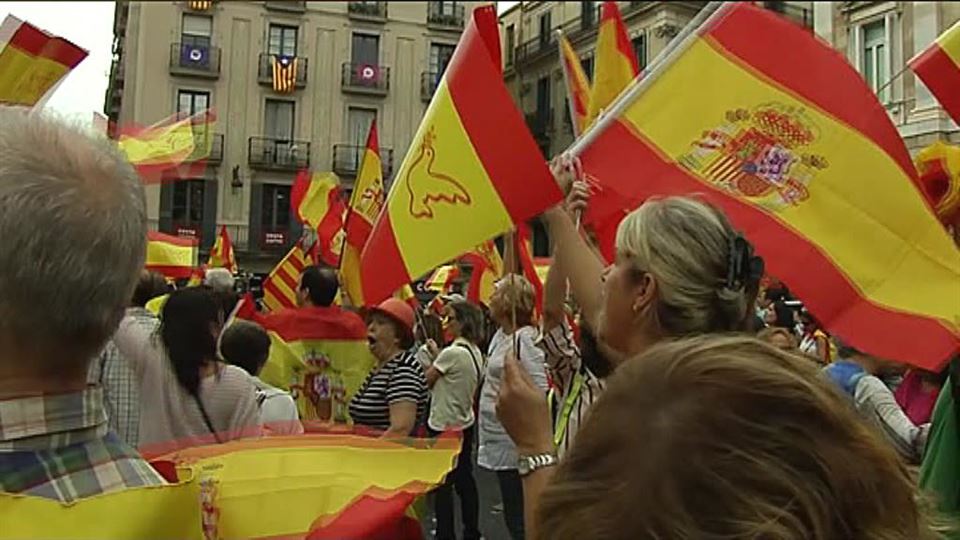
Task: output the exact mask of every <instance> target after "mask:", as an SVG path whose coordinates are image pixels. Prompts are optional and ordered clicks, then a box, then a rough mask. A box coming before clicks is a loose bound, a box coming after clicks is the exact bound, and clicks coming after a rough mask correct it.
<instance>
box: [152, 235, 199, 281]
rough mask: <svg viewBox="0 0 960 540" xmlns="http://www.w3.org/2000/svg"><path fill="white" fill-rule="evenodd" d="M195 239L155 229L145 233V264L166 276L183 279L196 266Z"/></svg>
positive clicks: (188, 275) (190, 273)
mask: <svg viewBox="0 0 960 540" xmlns="http://www.w3.org/2000/svg"><path fill="white" fill-rule="evenodd" d="M197 256H198V250H197V239H196V238H184V237H181V236H171V235H169V234H163V233H160V232H156V231H150V232H148V233H147V259H146V263H145V266H146V268H147V270H152V271H154V272H157V273H159V274H162V275H164V276H166V277H168V278H173V279H183V278H189V277H190V276H191V275H192V274H193V269H194V268H195V267H196V266H197Z"/></svg>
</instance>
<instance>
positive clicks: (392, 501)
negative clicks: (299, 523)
mask: <svg viewBox="0 0 960 540" xmlns="http://www.w3.org/2000/svg"><path fill="white" fill-rule="evenodd" d="M416 496H417V494H416V493H409V492H404V491H401V492H399V493H396V494H395V495H392V496H390V497H387V498H385V499H384V498H381V497H373V496H371V495H367V494H364V495H361V496H360V498H359V499H357V500H355V501H353V502H352V503H350V505H348V506H347V507H346V508H344V509H343V510H341V511H340V513H339V514H336V515H335V516H332V521H330V522H329V523H327V524H326V525H323V521H325V520H326V519H330V517H331V516H324V517H322V518H320V519H318V520H317V522H316V523H314V524H313V525H311V531H310V533H309V534H308V535H307V538H308V540H341V539H344V538H364V539H366V540H420V539H421V538H423V531H422V529H421V528H420V524H419V523H418V522H417V521H416V520H415V519H413V518H411V517H408V516H407V515H406V510H407V507H408V506H410V504H412V503H413V500H414V499H415V498H416Z"/></svg>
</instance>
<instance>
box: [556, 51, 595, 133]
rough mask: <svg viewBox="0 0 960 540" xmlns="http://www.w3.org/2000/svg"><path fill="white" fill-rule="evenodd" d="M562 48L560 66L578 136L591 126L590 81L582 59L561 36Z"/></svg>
mask: <svg viewBox="0 0 960 540" xmlns="http://www.w3.org/2000/svg"><path fill="white" fill-rule="evenodd" d="M557 46H558V47H560V65H561V66H562V67H563V75H564V81H565V82H566V87H567V98H568V99H569V101H570V119H571V120H572V122H573V130H574V132H573V134H574V136H578V135H580V134H581V133H583V132H584V131H585V130H586V129H587V126H588V125H589V124H588V122H587V120H588V115H589V112H590V111H589V109H590V80H589V79H587V75H586V74H585V73H584V72H583V65H582V64H581V63H580V57H579V56H577V52H576V51H574V50H573V47H572V46H571V45H570V42H569V41H567V38H566V37H565V36H564V35H563V34H561V35H560V36H559V39H557Z"/></svg>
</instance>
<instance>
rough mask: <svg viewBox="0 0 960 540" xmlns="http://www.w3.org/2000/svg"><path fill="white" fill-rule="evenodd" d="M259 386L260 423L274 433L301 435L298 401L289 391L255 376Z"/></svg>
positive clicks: (255, 382)
mask: <svg viewBox="0 0 960 540" xmlns="http://www.w3.org/2000/svg"><path fill="white" fill-rule="evenodd" d="M253 384H254V386H256V387H257V405H258V406H259V407H260V423H261V424H262V425H263V426H264V428H265V431H267V432H268V433H269V434H272V435H299V434H301V433H303V424H301V423H300V413H299V412H298V411H297V403H296V402H295V401H294V400H293V396H291V395H290V393H289V392H284V391H283V390H280V389H279V388H275V387H273V386H270V385H269V384H267V383H265V382H263V381H261V380H260V377H254V378H253Z"/></svg>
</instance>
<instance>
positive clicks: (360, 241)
mask: <svg viewBox="0 0 960 540" xmlns="http://www.w3.org/2000/svg"><path fill="white" fill-rule="evenodd" d="M384 193H385V192H384V188H383V166H382V165H381V163H380V148H379V142H378V141H377V121H376V120H374V121H373V122H372V123H371V124H370V132H369V134H368V135H367V148H366V150H364V152H363V159H362V160H361V161H360V169H359V170H358V171H357V179H356V181H355V182H354V184H353V194H352V195H351V196H350V207H349V208H348V209H347V217H346V219H345V220H344V225H343V229H344V233H345V241H344V245H343V254H342V257H341V259H340V284H341V285H342V286H343V290H344V291H346V293H347V296H349V297H350V302H351V303H352V304H353V305H355V306H364V305H368V304H369V302H367V301H366V299H365V298H364V296H363V283H362V278H361V275H360V254H361V253H362V252H363V246H365V245H366V244H367V239H368V238H370V233H371V232H372V231H373V224H374V223H376V221H377V218H378V217H379V216H380V212H381V211H382V210H383V205H384V199H385V196H384Z"/></svg>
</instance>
